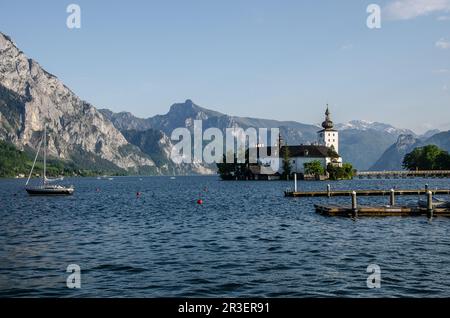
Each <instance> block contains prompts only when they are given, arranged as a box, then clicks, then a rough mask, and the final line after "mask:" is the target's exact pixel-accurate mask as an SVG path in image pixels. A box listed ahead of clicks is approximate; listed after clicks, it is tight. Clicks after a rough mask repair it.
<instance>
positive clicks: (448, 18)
mask: <svg viewBox="0 0 450 318" xmlns="http://www.w3.org/2000/svg"><path fill="white" fill-rule="evenodd" d="M436 20H438V21H450V15H441V16H439V17H437V18H436Z"/></svg>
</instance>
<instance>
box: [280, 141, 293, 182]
mask: <svg viewBox="0 0 450 318" xmlns="http://www.w3.org/2000/svg"><path fill="white" fill-rule="evenodd" d="M282 149H284V151H283V178H285V179H287V180H288V179H289V176H290V175H291V174H292V165H291V154H290V152H289V147H288V146H286V147H283V148H282Z"/></svg>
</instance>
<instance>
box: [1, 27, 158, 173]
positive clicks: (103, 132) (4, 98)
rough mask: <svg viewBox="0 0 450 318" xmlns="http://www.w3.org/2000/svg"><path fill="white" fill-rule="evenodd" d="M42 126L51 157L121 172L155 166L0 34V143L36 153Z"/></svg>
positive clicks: (88, 107)
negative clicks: (98, 163)
mask: <svg viewBox="0 0 450 318" xmlns="http://www.w3.org/2000/svg"><path fill="white" fill-rule="evenodd" d="M44 125H47V127H48V151H49V154H50V155H52V156H54V157H57V158H60V159H64V160H71V159H73V158H74V156H77V157H79V156H84V157H89V158H91V160H93V161H96V160H99V161H101V160H106V161H108V162H111V163H113V164H114V165H116V166H117V167H120V168H122V169H134V170H137V169H139V167H143V166H154V162H153V161H152V160H151V158H150V157H149V156H147V155H145V154H144V153H142V152H141V151H140V150H139V149H138V148H137V147H136V146H133V145H131V144H130V143H128V142H127V140H126V139H125V138H124V136H123V135H122V133H121V132H120V131H119V130H118V129H117V128H115V127H114V125H113V124H112V123H111V122H110V121H109V120H108V119H106V118H105V116H103V115H102V114H101V113H100V112H99V111H97V109H96V108H95V107H94V106H92V105H91V104H89V103H87V102H85V101H83V100H81V99H80V98H78V97H77V96H76V95H75V94H74V93H73V92H72V91H71V90H70V89H69V88H67V87H66V86H65V85H64V84H63V83H62V82H61V81H60V80H59V79H58V78H57V77H56V76H54V75H52V74H50V73H48V72H46V71H45V70H44V69H43V68H42V67H41V66H40V65H39V64H38V63H37V62H35V61H34V60H32V59H30V58H28V57H27V56H26V55H25V54H24V53H23V52H22V51H20V50H19V49H18V47H17V46H16V45H15V44H14V43H13V41H12V40H11V39H10V38H9V37H8V36H6V35H4V34H2V33H0V138H1V139H4V140H7V141H10V142H12V143H14V144H15V145H16V146H17V147H19V148H21V149H23V148H25V147H29V148H32V149H34V148H36V146H37V144H38V143H39V140H40V136H41V134H42V131H43V129H44Z"/></svg>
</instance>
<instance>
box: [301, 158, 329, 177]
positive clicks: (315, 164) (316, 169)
mask: <svg viewBox="0 0 450 318" xmlns="http://www.w3.org/2000/svg"><path fill="white" fill-rule="evenodd" d="M303 167H304V169H305V174H312V175H315V176H316V175H324V174H325V169H324V167H323V166H322V163H321V162H320V161H319V160H314V161H310V162H305V163H304V164H303Z"/></svg>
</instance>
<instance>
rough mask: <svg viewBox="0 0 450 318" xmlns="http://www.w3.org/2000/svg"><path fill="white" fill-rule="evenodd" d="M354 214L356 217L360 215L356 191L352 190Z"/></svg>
mask: <svg viewBox="0 0 450 318" xmlns="http://www.w3.org/2000/svg"><path fill="white" fill-rule="evenodd" d="M352 216H353V217H354V218H356V217H357V216H358V202H357V199H356V192H355V191H353V192H352Z"/></svg>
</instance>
